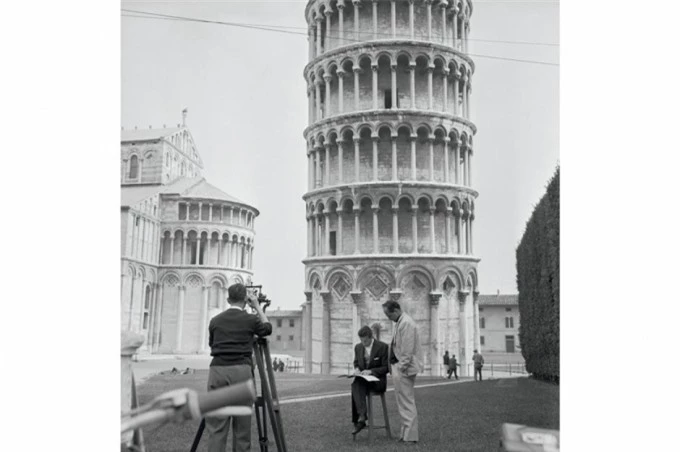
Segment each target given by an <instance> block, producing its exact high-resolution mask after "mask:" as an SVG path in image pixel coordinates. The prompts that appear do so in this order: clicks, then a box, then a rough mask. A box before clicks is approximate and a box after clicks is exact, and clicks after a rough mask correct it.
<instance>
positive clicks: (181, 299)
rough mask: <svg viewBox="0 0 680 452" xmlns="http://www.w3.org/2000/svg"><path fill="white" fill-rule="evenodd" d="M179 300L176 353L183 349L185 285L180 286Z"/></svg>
mask: <svg viewBox="0 0 680 452" xmlns="http://www.w3.org/2000/svg"><path fill="white" fill-rule="evenodd" d="M178 290H179V302H178V303H177V330H176V331H177V332H176V335H175V350H174V352H175V353H179V352H180V351H183V350H182V323H183V320H184V292H185V291H186V287H185V286H179V287H178Z"/></svg>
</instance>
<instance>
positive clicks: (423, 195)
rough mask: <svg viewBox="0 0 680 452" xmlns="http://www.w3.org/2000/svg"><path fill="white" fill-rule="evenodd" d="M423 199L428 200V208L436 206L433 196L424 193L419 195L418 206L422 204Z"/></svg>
mask: <svg viewBox="0 0 680 452" xmlns="http://www.w3.org/2000/svg"><path fill="white" fill-rule="evenodd" d="M421 199H424V200H426V201H427V204H428V206H430V207H433V206H434V202H433V200H432V195H430V194H429V193H427V192H423V193H420V194H418V197H417V202H418V204H420V200H421Z"/></svg>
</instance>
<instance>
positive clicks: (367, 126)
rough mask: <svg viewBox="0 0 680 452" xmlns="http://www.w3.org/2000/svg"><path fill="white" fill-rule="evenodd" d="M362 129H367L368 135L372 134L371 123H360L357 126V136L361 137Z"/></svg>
mask: <svg viewBox="0 0 680 452" xmlns="http://www.w3.org/2000/svg"><path fill="white" fill-rule="evenodd" d="M364 130H368V133H369V135H370V136H373V132H374V126H373V124H370V123H367V122H364V123H362V124H360V125H359V126H357V136H358V137H361V134H362V132H363V131H364Z"/></svg>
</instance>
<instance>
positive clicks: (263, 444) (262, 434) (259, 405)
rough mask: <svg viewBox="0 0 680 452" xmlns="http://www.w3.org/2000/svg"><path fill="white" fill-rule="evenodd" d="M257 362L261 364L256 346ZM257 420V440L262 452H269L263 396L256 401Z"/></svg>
mask: <svg viewBox="0 0 680 452" xmlns="http://www.w3.org/2000/svg"><path fill="white" fill-rule="evenodd" d="M255 361H256V362H259V361H258V359H257V345H255ZM258 365H259V364H258ZM253 384H255V368H253ZM255 419H256V420H257V435H258V437H257V440H258V444H259V445H260V452H267V419H266V417H265V412H264V400H263V399H262V396H259V397H257V398H256V399H255Z"/></svg>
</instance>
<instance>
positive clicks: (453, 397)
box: [138, 371, 559, 452]
mask: <svg viewBox="0 0 680 452" xmlns="http://www.w3.org/2000/svg"><path fill="white" fill-rule="evenodd" d="M276 378H277V380H276V383H277V388H278V391H279V399H280V400H281V403H282V405H281V414H282V417H283V424H284V432H285V437H286V443H287V446H288V450H289V451H291V452H293V451H327V450H328V451H333V452H342V451H395V450H402V449H408V450H413V451H493V450H498V441H499V431H500V426H501V424H502V423H504V422H510V423H516V424H526V425H531V426H534V427H541V428H551V429H559V386H555V385H552V384H548V383H543V382H539V381H535V380H531V379H528V378H512V379H498V380H485V381H483V382H481V383H476V382H472V381H469V380H468V381H463V380H461V381H459V382H455V383H450V382H448V380H442V379H441V378H427V377H422V378H418V379H417V380H416V403H417V406H418V413H419V414H418V417H419V423H420V426H419V432H420V442H419V443H418V444H417V445H404V444H399V443H397V442H396V439H398V438H394V435H395V433H397V434H398V432H399V415H398V412H397V407H396V403H395V399H394V392H388V393H387V395H386V400H387V408H388V414H389V418H390V423H391V427H392V432H393V439H392V440H388V439H387V438H386V435H385V431H384V430H378V431H377V433H376V434H375V435H374V438H373V441H372V442H371V444H369V443H368V441H367V433H365V432H362V433H360V434H359V436H358V438H357V441H356V442H353V441H352V435H351V431H352V424H351V422H350V416H351V408H350V397H349V393H348V391H349V384H350V380H347V379H342V378H336V377H328V376H317V375H313V376H312V375H307V374H285V373H284V374H280V375H279V374H277V377H276ZM206 381H207V371H197V372H196V373H195V374H191V375H176V376H170V375H165V376H155V377H152V378H150V379H149V380H148V381H146V382H145V383H143V384H142V385H140V387H139V390H138V394H139V398H140V402H141V403H145V402H147V401H149V400H150V399H151V398H153V397H155V396H157V395H159V394H160V393H162V392H165V391H169V390H171V389H176V388H180V387H189V388H192V389H196V390H198V391H201V392H203V391H205V383H206ZM441 382H447V383H446V384H444V385H441V386H430V387H423V388H417V386H418V385H419V384H425V385H426V384H435V383H441ZM391 387H392V385H391V381H390V379H389V378H388V390H389V388H391ZM337 394H343V395H341V396H333V395H337ZM316 395H330V396H331V397H330V398H326V399H321V400H313V401H296V400H293V399H297V400H299V398H301V397H308V396H316ZM375 400H376V402H377V403H378V411H377V412H378V413H380V412H381V411H380V410H379V400H378V399H375ZM286 401H288V402H286ZM376 422H377V423H378V424H382V416H378V418H377V420H376ZM197 428H198V422H185V423H183V424H168V425H164V426H161V427H156V428H150V429H147V430H145V431H144V436H145V440H146V445H147V450H148V451H149V452H175V451H177V452H179V451H188V450H189V448H190V446H191V443H192V440H193V437H194V434H195V432H196V430H197ZM269 438H270V440H271V442H272V445H271V446H270V449H269V450H271V451H275V450H276V446H275V445H274V443H273V436H272V435H271V434H270V435H269ZM252 441H253V442H252V450H253V451H257V450H259V448H258V445H257V429H256V426H255V421H254V416H253V432H252ZM205 450H206V440H205V436H204V438H203V439H202V441H201V445H200V447H199V451H205ZM229 450H230V449H229Z"/></svg>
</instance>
